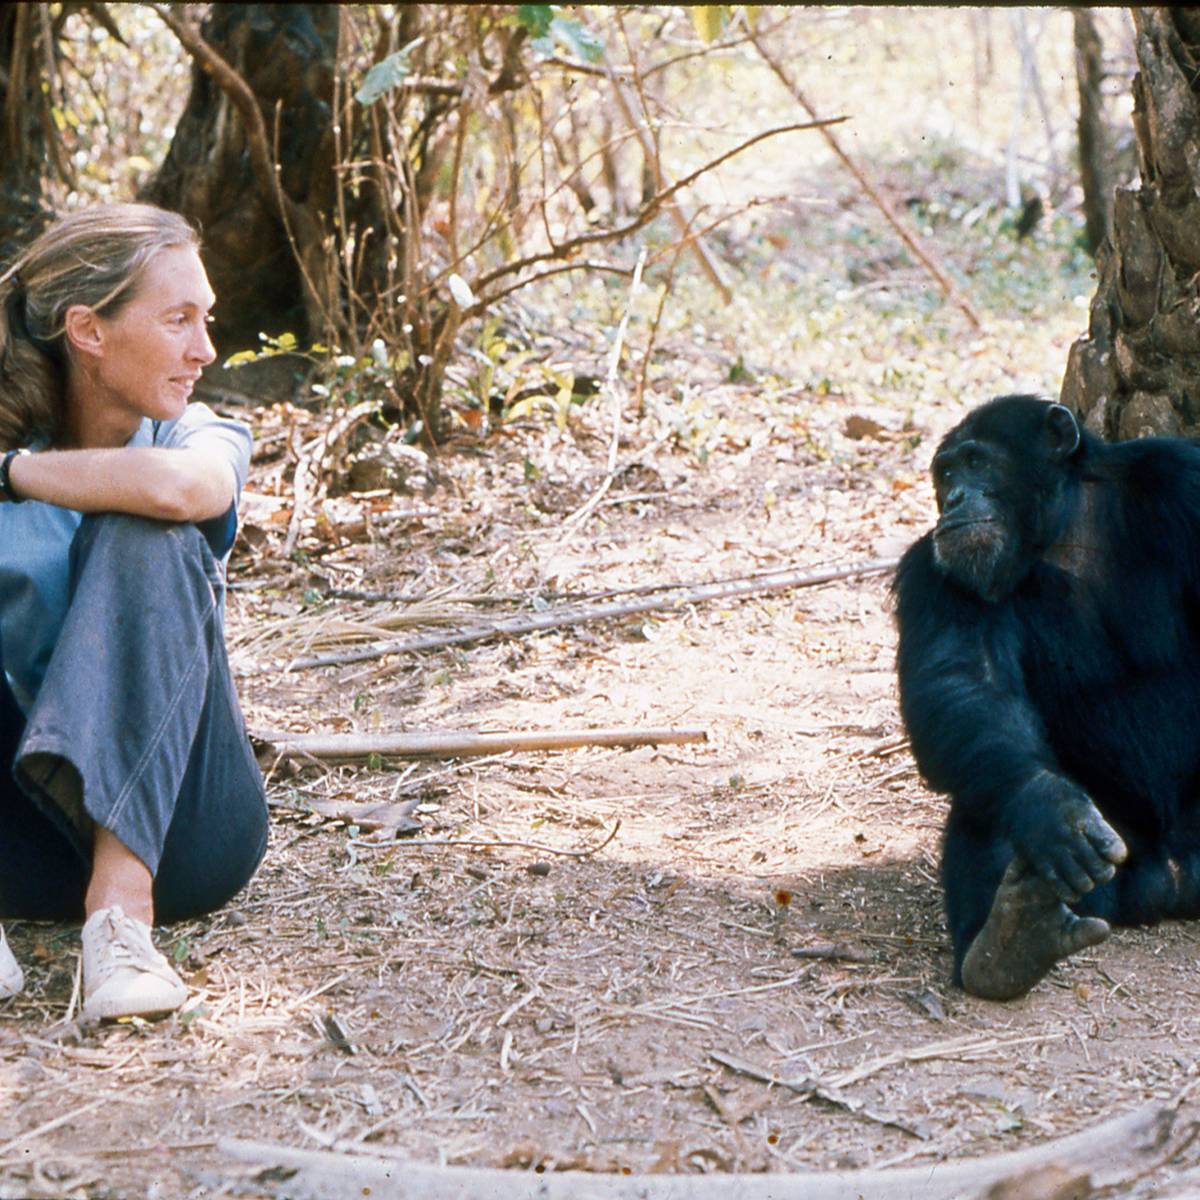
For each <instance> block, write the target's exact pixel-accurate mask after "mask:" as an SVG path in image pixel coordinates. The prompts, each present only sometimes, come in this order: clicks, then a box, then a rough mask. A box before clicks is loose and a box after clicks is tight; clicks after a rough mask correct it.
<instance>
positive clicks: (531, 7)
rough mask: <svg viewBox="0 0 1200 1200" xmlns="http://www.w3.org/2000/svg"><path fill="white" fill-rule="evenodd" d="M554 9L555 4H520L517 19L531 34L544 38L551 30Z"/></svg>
mask: <svg viewBox="0 0 1200 1200" xmlns="http://www.w3.org/2000/svg"><path fill="white" fill-rule="evenodd" d="M554 9H555V5H553V4H518V5H517V20H518V21H520V22H521V24H522V25H524V26H525V28H526V29H528V30H529V32H530V35H531V36H533V37H535V38H544V37H545V36H546V34H547V33H549V32H550V23H551V22H552V21H553V20H554Z"/></svg>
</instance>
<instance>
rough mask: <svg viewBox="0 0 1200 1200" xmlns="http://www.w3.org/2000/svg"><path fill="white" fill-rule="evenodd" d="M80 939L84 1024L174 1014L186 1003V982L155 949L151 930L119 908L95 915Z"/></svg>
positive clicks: (101, 911) (86, 925) (114, 907)
mask: <svg viewBox="0 0 1200 1200" xmlns="http://www.w3.org/2000/svg"><path fill="white" fill-rule="evenodd" d="M82 937H83V1007H82V1008H81V1010H80V1015H81V1016H82V1017H83V1018H84V1019H85V1020H92V1021H98V1020H103V1019H104V1018H106V1017H145V1016H149V1015H151V1014H152V1013H165V1012H172V1011H173V1010H175V1009H177V1008H179V1007H180V1006H181V1005H182V1004H183V1002H184V1001H185V1000H186V999H187V994H188V993H187V987H186V986H185V985H184V982H183V980H182V979H180V978H179V976H178V975H176V974H175V972H174V971H173V970H172V969H171V965H170V963H168V962H167V960H166V959H165V958H163V956H162V955H161V954H160V953H159V952H158V951H157V950H156V949H155V948H154V943H153V942H152V941H151V940H150V926H149V925H145V924H143V923H142V922H141V921H138V920H136V919H135V918H134V917H127V916H126V915H125V911H124V909H122V908H121V906H120V905H119V904H114V905H113V906H112V907H111V908H102V909H101V910H100V911H99V912H95V913H93V914H92V915H91V916H90V917H89V918H88V919H87V922H86V924H85V925H84V927H83V935H82Z"/></svg>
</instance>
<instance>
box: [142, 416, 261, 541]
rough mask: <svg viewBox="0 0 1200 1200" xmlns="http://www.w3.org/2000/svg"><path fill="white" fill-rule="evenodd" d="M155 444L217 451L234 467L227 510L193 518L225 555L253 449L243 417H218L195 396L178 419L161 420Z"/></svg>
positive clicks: (234, 531)
mask: <svg viewBox="0 0 1200 1200" xmlns="http://www.w3.org/2000/svg"><path fill="white" fill-rule="evenodd" d="M154 444H155V445H156V446H161V447H163V448H166V449H176V450H182V449H204V450H208V451H210V452H213V453H216V454H219V455H220V456H221V457H222V458H223V459H225V461H226V462H227V463H229V465H230V466H231V467H232V468H233V474H234V478H235V480H236V490H235V492H234V497H233V503H232V504H231V505H230V506H229V509H228V511H227V512H224V513H222V514H221V515H220V516H219V517H211V518H209V519H208V520H206V521H197V522H196V528H197V529H199V530H200V532H201V533H202V534H204V537H205V539H206V540H207V541H208V544H209V547H210V548H211V550H212V552H213V554H215V555H216V556H217V558H224V557H225V556H226V555H227V554H228V553H229V551H230V549H231V548H232V546H233V539H234V538H235V537H236V536H237V511H238V502H239V501H240V499H241V495H242V489H243V488H244V487H245V486H246V477H247V475H249V473H250V454H251V452H252V451H253V449H254V439H253V437H252V435H251V433H250V427H249V426H248V425H246V424H245V423H244V422H242V421H235V420H233V419H231V418H229V417H219V416H217V414H216V413H215V412H213V410H212V409H211V408H209V407H208V405H207V404H204V403H202V402H201V401H199V400H195V401H193V402H192V403H191V404H189V405H188V406H187V409H186V411H185V412H184V414H183V416H182V417H180V418H179V419H178V420H176V421H164V422H163V424H162V425H161V426H160V427H159V429H158V432H157V435H156V436H155V439H154Z"/></svg>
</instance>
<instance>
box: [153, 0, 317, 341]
mask: <svg viewBox="0 0 1200 1200" xmlns="http://www.w3.org/2000/svg"><path fill="white" fill-rule="evenodd" d="M201 32H202V34H203V36H204V38H205V40H206V41H207V42H208V43H209V45H211V46H212V47H213V49H215V50H216V51H217V52H218V53H219V54H220V55H221V57H222V58H224V59H225V61H226V62H228V63H229V64H230V65H231V66H232V67H233V68H234V69H235V70H236V71H237V72H238V73H239V74H240V75H241V76H242V78H243V79H244V80H245V81H246V83H247V84H248V85H249V87H250V89H251V91H253V93H254V96H255V98H256V99H257V100H258V103H259V105H260V106H261V109H262V115H263V121H264V123H265V125H266V129H267V131H268V134H269V136H270V137H271V139H272V141H273V143H277V144H273V145H272V146H271V151H272V155H273V156H274V157H275V158H276V159H277V161H278V163H279V183H280V185H281V188H282V190H283V193H284V195H285V196H286V198H287V200H289V201H291V202H292V205H294V206H295V210H297V212H298V215H299V216H300V218H301V222H300V223H301V224H302V225H303V226H304V228H303V229H292V230H291V231H290V234H289V230H288V229H287V228H286V227H285V224H284V221H283V220H282V218H281V215H280V211H279V205H278V204H277V203H275V202H274V200H273V199H272V197H271V196H270V195H269V194H267V189H264V188H263V187H261V186H260V183H259V181H258V180H257V179H256V177H255V172H254V169H253V166H252V163H251V153H250V148H249V143H248V138H247V131H246V125H245V122H244V121H243V120H242V119H241V118H240V115H239V114H238V113H237V112H236V110H235V109H234V106H233V104H232V103H231V101H230V99H229V97H228V96H227V95H226V94H225V92H224V91H223V90H222V89H221V88H220V87H219V86H218V84H217V83H216V81H215V80H214V79H213V78H212V76H211V75H210V74H209V73H208V72H207V71H206V70H204V69H203V67H201V66H200V65H199V64H197V65H196V66H195V68H194V70H193V76H192V90H191V94H190V95H189V97H188V102H187V106H186V108H185V109H184V112H183V115H182V117H181V118H180V120H179V124H178V125H177V127H176V130H175V136H174V138H173V140H172V142H171V147H170V149H169V150H168V152H167V156H166V158H165V160H164V161H163V165H162V167H161V168H160V169H159V172H158V174H157V176H156V177H155V179H154V180H153V181H152V182H151V183H150V185H149V186H148V187H147V188H146V189H145V192H144V194H143V199H146V200H149V201H151V202H152V203H154V204H161V205H163V206H164V207H166V208H171V209H175V210H177V211H179V212H182V213H183V214H184V215H185V216H187V217H189V218H190V219H191V220H193V221H194V222H196V224H198V225H199V226H200V228H201V230H202V232H203V234H204V260H205V265H206V267H207V268H208V273H209V277H210V278H211V280H212V283H213V288H214V290H215V291H216V293H217V296H218V304H217V307H216V309H215V311H214V317H215V324H214V326H213V338H214V341H215V342H216V344H217V348H218V350H219V351H220V352H221V353H222V355H224V354H228V353H231V352H233V351H235V350H241V349H246V348H255V347H257V346H258V345H259V341H258V334H259V332H260V331H262V332H266V333H269V334H272V335H278V334H280V333H284V332H291V333H294V334H296V336H297V338H299V339H300V340H301V342H304V341H305V340H306V339H311V338H317V337H319V336H320V335H321V333H322V332H323V331H322V330H320V329H312V328H310V326H311V325H312V324H313V319H312V312H311V309H310V308H306V305H305V296H306V290H305V286H304V282H303V280H302V278H301V272H300V267H299V265H298V263H297V258H296V249H294V248H293V245H292V240H291V239H292V238H295V239H296V240H297V242H298V243H299V245H298V247H297V248H298V249H299V250H300V251H301V252H302V253H303V252H304V251H306V250H308V249H309V247H307V246H306V245H304V244H303V243H304V242H305V241H307V240H311V238H310V237H309V236H308V235H309V233H310V231H311V230H312V229H313V228H317V229H319V228H320V225H321V221H322V218H323V217H325V216H326V215H327V214H330V213H331V212H332V208H333V201H334V195H333V187H334V170H333V167H334V141H333V128H332V103H333V77H334V68H335V63H336V60H337V47H338V12H337V5H334V4H214V5H212V6H211V7H210V10H209V13H208V16H207V17H206V18H205V21H204V24H203V26H202V27H201ZM304 218H307V220H305V219H304Z"/></svg>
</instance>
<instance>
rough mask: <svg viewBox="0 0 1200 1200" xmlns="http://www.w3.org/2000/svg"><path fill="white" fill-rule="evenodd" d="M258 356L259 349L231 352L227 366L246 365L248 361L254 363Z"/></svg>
mask: <svg viewBox="0 0 1200 1200" xmlns="http://www.w3.org/2000/svg"><path fill="white" fill-rule="evenodd" d="M257 358H258V351H257V350H239V351H238V352H237V353H236V354H231V355H230V356H229V357H228V358H227V359H226V360H225V368H226V369H228V368H230V367H241V366H245V364H246V363H252V362H254V361H255V359H257Z"/></svg>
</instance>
